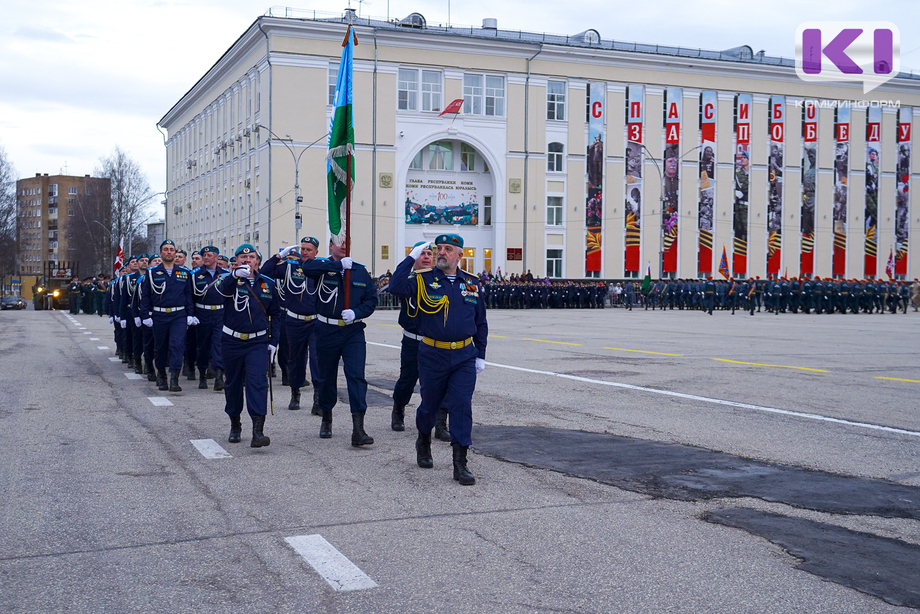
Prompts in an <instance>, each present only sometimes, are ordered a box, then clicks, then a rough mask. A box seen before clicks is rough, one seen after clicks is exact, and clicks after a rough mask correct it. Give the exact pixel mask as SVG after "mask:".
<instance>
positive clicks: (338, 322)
mask: <svg viewBox="0 0 920 614" xmlns="http://www.w3.org/2000/svg"><path fill="white" fill-rule="evenodd" d="M316 319H317V320H319V321H320V322H325V323H326V324H332V325H333V326H348V325H349V324H355V323H357V322H363V321H364V319H363V318H355V319H354V320H352V321H351V322H346V321H345V320H337V319H335V318H327V317H325V316H320V315H318V316H316Z"/></svg>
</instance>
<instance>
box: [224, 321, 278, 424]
mask: <svg viewBox="0 0 920 614" xmlns="http://www.w3.org/2000/svg"><path fill="white" fill-rule="evenodd" d="M220 351H221V353H222V354H223V364H224V367H223V369H224V375H225V378H226V380H225V384H224V399H225V401H226V404H225V405H224V411H225V412H227V415H229V416H231V417H235V416H239V415H240V414H241V413H243V391H244V390H245V391H246V409H247V410H248V411H249V415H250V416H264V415H266V414H267V413H268V342H267V341H266V337H265V336H262V337H259V338H258V339H257V340H253V341H241V340H240V339H234V338H233V337H231V336H230V335H224V336H223V339H221V341H220Z"/></svg>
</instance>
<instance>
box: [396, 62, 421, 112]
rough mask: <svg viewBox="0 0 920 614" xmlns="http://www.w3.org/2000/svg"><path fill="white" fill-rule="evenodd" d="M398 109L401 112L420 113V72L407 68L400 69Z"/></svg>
mask: <svg viewBox="0 0 920 614" xmlns="http://www.w3.org/2000/svg"><path fill="white" fill-rule="evenodd" d="M397 108H398V109H399V110H400V111H418V71H417V70H409V69H406V68H400V69H399V99H398V102H397Z"/></svg>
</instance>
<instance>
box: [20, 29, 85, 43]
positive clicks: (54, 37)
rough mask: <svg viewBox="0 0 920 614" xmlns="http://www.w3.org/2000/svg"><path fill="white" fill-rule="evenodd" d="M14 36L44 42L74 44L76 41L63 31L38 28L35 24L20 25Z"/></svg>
mask: <svg viewBox="0 0 920 614" xmlns="http://www.w3.org/2000/svg"><path fill="white" fill-rule="evenodd" d="M13 36H16V37H18V38H24V39H26V40H29V41H41V42H43V43H65V44H68V45H72V44H74V43H76V41H75V40H74V39H72V38H70V37H69V36H67V35H66V34H64V33H63V32H58V31H57V30H52V29H51V28H40V27H39V28H36V27H34V26H19V28H18V29H17V30H16V31H15V32H14V33H13Z"/></svg>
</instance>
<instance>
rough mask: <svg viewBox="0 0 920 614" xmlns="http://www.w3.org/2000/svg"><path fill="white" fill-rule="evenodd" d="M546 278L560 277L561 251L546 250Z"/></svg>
mask: <svg viewBox="0 0 920 614" xmlns="http://www.w3.org/2000/svg"><path fill="white" fill-rule="evenodd" d="M546 276H547V277H562V250H561V249H548V250H546Z"/></svg>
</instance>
